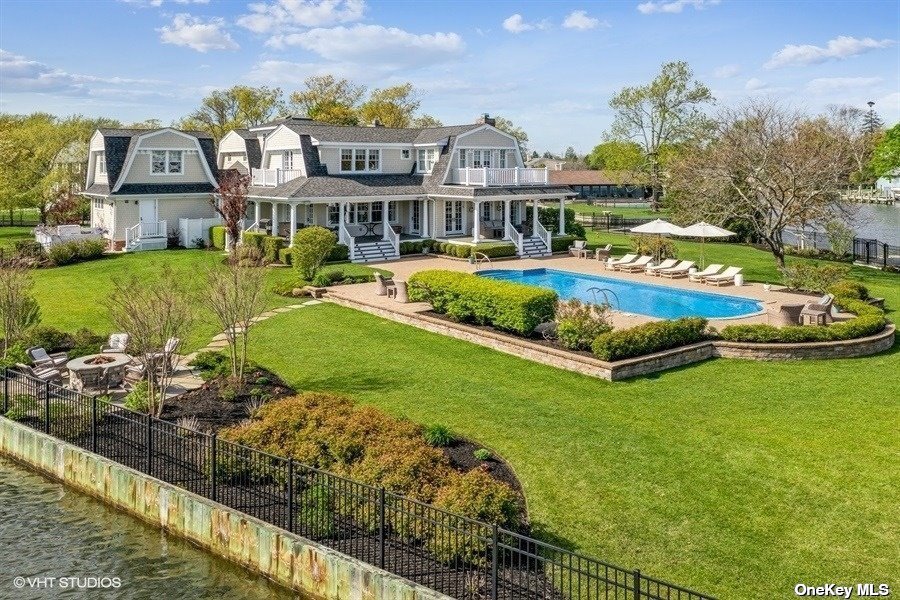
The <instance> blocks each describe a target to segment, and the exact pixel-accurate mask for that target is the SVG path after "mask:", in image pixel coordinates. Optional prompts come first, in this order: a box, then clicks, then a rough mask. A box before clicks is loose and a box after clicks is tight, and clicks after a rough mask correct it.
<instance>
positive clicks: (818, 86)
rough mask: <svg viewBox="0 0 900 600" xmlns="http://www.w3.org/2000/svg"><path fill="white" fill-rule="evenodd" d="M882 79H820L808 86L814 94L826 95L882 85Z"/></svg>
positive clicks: (814, 80)
mask: <svg viewBox="0 0 900 600" xmlns="http://www.w3.org/2000/svg"><path fill="white" fill-rule="evenodd" d="M882 81H883V80H882V79H881V77H819V78H816V79H813V80H811V81H810V82H809V83H807V84H806V89H807V90H809V91H810V92H813V93H814V94H826V93H828V92H835V91H840V90H848V89H849V90H852V89H858V88H863V87H867V86H874V85H877V84H879V83H881V82H882Z"/></svg>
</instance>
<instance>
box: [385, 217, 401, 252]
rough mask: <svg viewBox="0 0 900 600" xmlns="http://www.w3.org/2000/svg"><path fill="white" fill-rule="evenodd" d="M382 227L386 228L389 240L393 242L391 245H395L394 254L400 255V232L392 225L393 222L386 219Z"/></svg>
mask: <svg viewBox="0 0 900 600" xmlns="http://www.w3.org/2000/svg"><path fill="white" fill-rule="evenodd" d="M382 227H383V228H384V232H385V234H386V235H387V239H388V241H389V242H390V243H391V246H393V247H394V254H396V255H397V256H400V234H399V233H397V232H396V231H394V228H393V227H391V224H390V223H388V222H387V221H385V223H384V224H383V225H382Z"/></svg>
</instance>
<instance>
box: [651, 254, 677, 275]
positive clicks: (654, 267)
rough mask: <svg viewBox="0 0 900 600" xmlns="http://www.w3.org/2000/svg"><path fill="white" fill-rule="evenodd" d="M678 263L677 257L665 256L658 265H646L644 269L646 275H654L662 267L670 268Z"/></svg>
mask: <svg viewBox="0 0 900 600" xmlns="http://www.w3.org/2000/svg"><path fill="white" fill-rule="evenodd" d="M677 264H678V259H677V258H667V259H666V260H664V261H662V262H661V263H659V264H658V265H647V268H646V269H645V270H644V272H645V273H647V275H656V274H657V273H658V272H659V271H660V270H662V269H671V268H672V267H674V266H675V265H677Z"/></svg>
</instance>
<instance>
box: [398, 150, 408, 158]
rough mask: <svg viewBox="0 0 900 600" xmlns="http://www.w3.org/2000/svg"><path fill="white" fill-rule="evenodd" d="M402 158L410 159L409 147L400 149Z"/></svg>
mask: <svg viewBox="0 0 900 600" xmlns="http://www.w3.org/2000/svg"><path fill="white" fill-rule="evenodd" d="M400 158H402V159H403V160H409V148H404V149H403V150H401V151H400Z"/></svg>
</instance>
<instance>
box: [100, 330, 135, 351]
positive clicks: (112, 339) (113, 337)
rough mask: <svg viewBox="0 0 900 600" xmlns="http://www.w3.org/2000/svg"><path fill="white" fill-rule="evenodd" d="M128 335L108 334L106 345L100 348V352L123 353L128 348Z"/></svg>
mask: <svg viewBox="0 0 900 600" xmlns="http://www.w3.org/2000/svg"><path fill="white" fill-rule="evenodd" d="M128 338H129V336H128V334H127V333H113V334H110V336H109V339H108V340H106V345H105V346H101V347H100V352H122V353H124V352H125V348H127V347H128Z"/></svg>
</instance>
